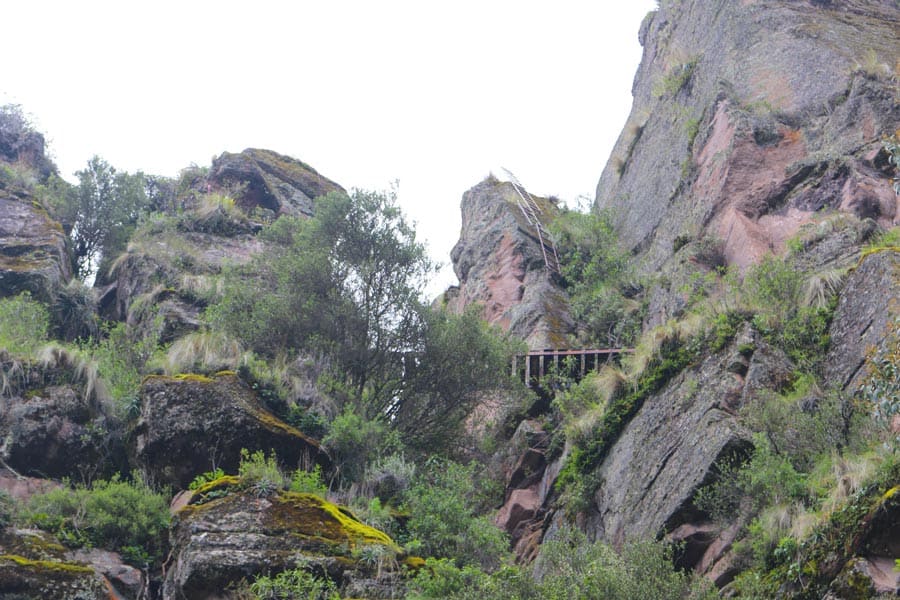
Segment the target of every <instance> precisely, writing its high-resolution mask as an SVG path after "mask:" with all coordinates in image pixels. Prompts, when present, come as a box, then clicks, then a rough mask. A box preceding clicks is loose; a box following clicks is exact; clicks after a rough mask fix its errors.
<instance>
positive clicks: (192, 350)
mask: <svg viewBox="0 0 900 600" xmlns="http://www.w3.org/2000/svg"><path fill="white" fill-rule="evenodd" d="M243 357H244V349H243V348H242V347H241V345H240V343H239V342H238V341H237V340H235V339H233V338H231V337H229V336H227V335H225V334H224V333H221V332H217V331H195V332H194V333H190V334H188V335H186V336H184V337H182V338H179V339H178V340H176V341H175V342H173V343H172V345H171V346H170V347H169V350H168V352H166V355H165V358H164V359H163V361H162V364H161V365H160V366H161V368H162V370H163V371H164V372H165V373H166V374H167V375H176V374H178V373H214V372H216V371H222V370H225V369H229V370H236V369H237V368H238V367H239V366H240V365H241V362H242V360H243Z"/></svg>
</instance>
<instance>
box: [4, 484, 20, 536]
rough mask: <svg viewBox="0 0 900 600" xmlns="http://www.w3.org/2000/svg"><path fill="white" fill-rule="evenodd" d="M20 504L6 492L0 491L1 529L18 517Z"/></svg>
mask: <svg viewBox="0 0 900 600" xmlns="http://www.w3.org/2000/svg"><path fill="white" fill-rule="evenodd" d="M17 508H18V503H17V502H16V500H15V498H13V497H12V496H10V495H9V493H8V492H6V491H5V490H0V529H3V528H4V527H6V526H7V525H9V524H10V523H11V522H12V520H13V517H15V515H16V511H17Z"/></svg>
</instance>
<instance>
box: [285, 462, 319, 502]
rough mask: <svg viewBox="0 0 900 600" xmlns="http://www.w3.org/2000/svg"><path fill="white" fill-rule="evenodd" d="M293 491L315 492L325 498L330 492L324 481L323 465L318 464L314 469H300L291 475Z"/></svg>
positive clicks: (291, 488)
mask: <svg viewBox="0 0 900 600" xmlns="http://www.w3.org/2000/svg"><path fill="white" fill-rule="evenodd" d="M290 490H291V491H292V492H300V493H303V494H315V495H317V496H322V497H323V498H324V497H325V495H326V494H327V493H328V486H327V485H325V482H324V481H322V467H321V466H320V465H316V467H315V468H314V469H313V470H312V471H304V470H303V469H298V470H296V471H294V474H293V475H291V487H290Z"/></svg>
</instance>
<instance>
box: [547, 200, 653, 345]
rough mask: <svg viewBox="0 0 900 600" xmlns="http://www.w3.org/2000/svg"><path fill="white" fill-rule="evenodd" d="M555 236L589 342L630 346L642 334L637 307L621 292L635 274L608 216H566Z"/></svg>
mask: <svg viewBox="0 0 900 600" xmlns="http://www.w3.org/2000/svg"><path fill="white" fill-rule="evenodd" d="M551 231H552V233H553V237H554V238H555V240H556V245H557V250H558V252H559V260H560V270H561V274H562V277H563V283H564V285H565V287H566V288H567V290H568V292H569V297H570V302H571V307H572V314H573V316H574V317H575V320H576V321H577V322H578V323H579V324H580V325H581V326H582V327H583V329H584V331H583V336H584V337H585V341H586V342H588V343H598V344H612V345H618V344H627V343H629V342H630V341H631V340H633V339H634V337H635V336H636V334H637V332H638V331H639V329H640V318H639V315H638V311H637V308H638V305H637V304H636V303H635V302H634V301H632V300H630V299H628V298H626V297H625V295H624V294H623V293H622V288H623V287H624V286H625V284H626V282H627V280H628V278H629V277H630V275H631V272H630V271H629V269H628V253H627V252H625V251H624V250H622V249H621V248H620V247H619V242H618V236H617V235H616V233H615V231H614V230H613V227H612V221H611V219H610V218H609V215H607V214H595V213H590V214H584V213H580V212H575V211H570V212H566V213H563V214H562V215H560V216H559V217H558V218H557V219H556V220H555V221H554V222H553V223H552V224H551Z"/></svg>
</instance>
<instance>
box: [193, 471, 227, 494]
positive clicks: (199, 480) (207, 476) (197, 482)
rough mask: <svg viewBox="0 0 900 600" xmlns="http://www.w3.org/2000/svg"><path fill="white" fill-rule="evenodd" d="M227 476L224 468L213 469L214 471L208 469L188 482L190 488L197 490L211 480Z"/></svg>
mask: <svg viewBox="0 0 900 600" xmlns="http://www.w3.org/2000/svg"><path fill="white" fill-rule="evenodd" d="M222 477H225V471H223V470H222V469H213V470H212V471H206V472H205V473H200V474H199V475H197V476H196V477H194V479H193V481H191V483H189V484H188V489H189V490H196V489H200V488H201V487H203V486H204V485H205V484H207V483H209V482H210V481H215V480H216V479H221V478H222Z"/></svg>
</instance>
